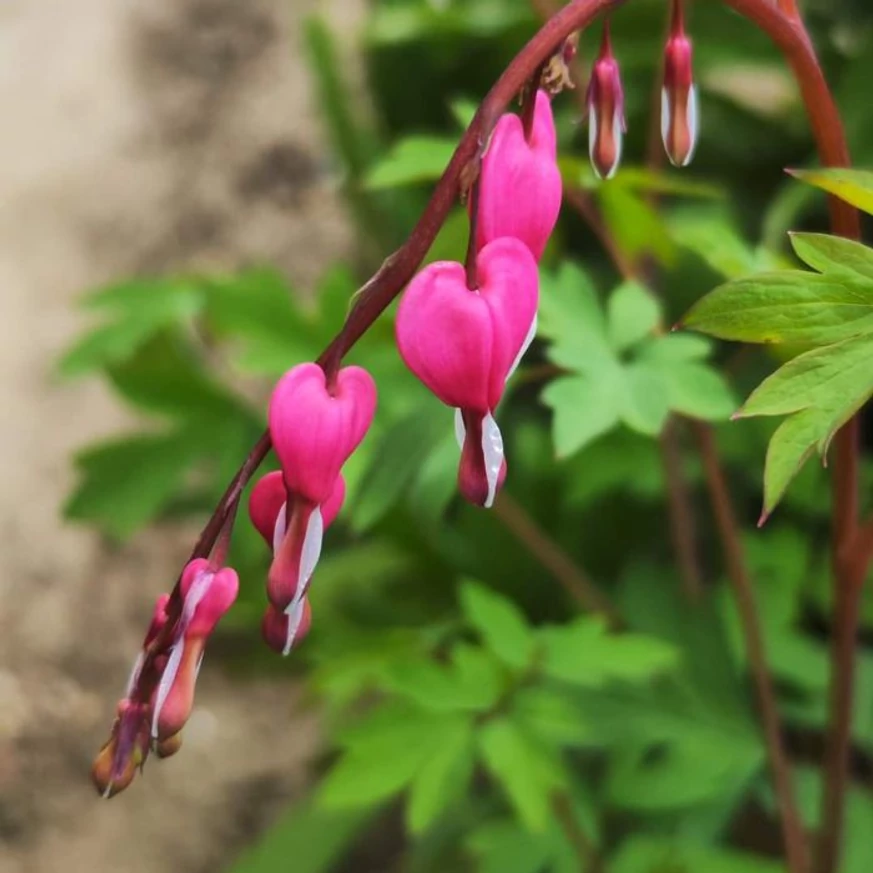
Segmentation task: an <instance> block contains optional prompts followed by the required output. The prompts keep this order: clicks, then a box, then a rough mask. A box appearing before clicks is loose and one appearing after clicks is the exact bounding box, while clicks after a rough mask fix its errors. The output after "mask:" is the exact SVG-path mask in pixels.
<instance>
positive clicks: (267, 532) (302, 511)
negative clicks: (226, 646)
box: [249, 471, 345, 655]
mask: <svg viewBox="0 0 873 873" xmlns="http://www.w3.org/2000/svg"><path fill="white" fill-rule="evenodd" d="M344 498H345V482H344V480H343V477H342V476H338V477H337V480H336V482H335V484H334V489H333V491H332V492H331V496H330V497H329V498H328V499H327V501H325V503H324V504H322V505H321V506H315V505H314V504H312V503H311V502H310V501H308V500H306V499H305V498H299V497H294V496H293V495H292V496H291V498H290V500H289V496H288V490H287V488H286V486H285V482H284V479H283V476H282V473H281V472H279V471H276V472H273V473H268V474H267V475H266V476H264V477H263V478H262V479H261V480H260V481H259V482H258V483H257V485H255V487H254V489H252V495H251V498H250V500H249V515H250V516H251V519H252V523H253V524H254V526H255V528H256V529H257V531H258V532H259V533H260V534H261V536H262V537H263V538H264V541H265V542H266V543H267V545H268V546H269V547H270V549H271V550H272V551H273V553H274V555H275V558H274V564H273V567H272V568H271V571H270V575H269V577H268V585H267V594H268V597H269V599H270V604H271V605H270V606H269V607H267V612H266V614H265V615H264V620H263V622H262V625H261V629H262V632H263V636H264V639H265V640H266V642H267V643H268V645H270V647H271V648H273V649H275V650H276V651H278V652H281V653H282V654H286V655H287V654H288V652H289V651H290V649H291V647H292V645H293V644H294V643H296V642H298V641H299V640H301V639H302V638H303V637H304V636H305V635H306V632H307V631H308V629H309V621H308V620H307V621H303V614H302V613H301V612H300V610H301V609H302V608H303V604H304V603H305V597H306V591H307V589H308V586H309V581H310V579H311V577H312V574H313V572H314V571H315V567H316V564H317V563H318V559H319V557H320V555H321V544H322V537H323V534H324V531H325V530H327V528H328V527H330V525H331V524H332V523H333V521H334V519H335V518H336V516H337V515H338V513H339V511H340V509H341V508H342V504H343V500H344ZM289 515H290V518H289ZM308 608H309V605H308V603H306V609H307V616H308ZM280 641H281V642H280Z"/></svg>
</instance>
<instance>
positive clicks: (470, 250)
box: [464, 178, 480, 291]
mask: <svg viewBox="0 0 873 873" xmlns="http://www.w3.org/2000/svg"><path fill="white" fill-rule="evenodd" d="M479 190H480V185H479V179H478V178H477V179H476V181H475V182H473V184H472V186H471V187H470V194H469V197H470V202H469V207H470V238H469V239H468V240H467V257H466V260H465V262H464V270H465V274H466V277H467V287H468V288H469V289H470V290H471V291H476V290H477V289H478V288H479V271H478V270H477V268H476V254H477V249H478V247H479V240H478V236H479V228H478V225H479Z"/></svg>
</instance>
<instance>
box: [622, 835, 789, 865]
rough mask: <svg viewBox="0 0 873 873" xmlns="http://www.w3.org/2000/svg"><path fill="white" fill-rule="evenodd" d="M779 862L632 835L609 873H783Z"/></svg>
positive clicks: (661, 838)
mask: <svg viewBox="0 0 873 873" xmlns="http://www.w3.org/2000/svg"><path fill="white" fill-rule="evenodd" d="M784 870H785V867H784V864H782V863H781V862H779V861H774V860H771V859H769V858H762V857H758V856H755V855H749V854H743V853H741V852H736V851H729V850H727V849H717V848H711V847H707V846H700V845H696V844H694V843H691V842H687V843H683V842H681V841H678V840H675V839H670V838H668V837H651V836H633V837H629V838H628V839H627V840H625V842H624V843H622V845H621V847H620V848H619V849H618V851H617V852H616V853H615V854H614V855H613V857H612V858H611V859H610V862H609V871H610V873H784Z"/></svg>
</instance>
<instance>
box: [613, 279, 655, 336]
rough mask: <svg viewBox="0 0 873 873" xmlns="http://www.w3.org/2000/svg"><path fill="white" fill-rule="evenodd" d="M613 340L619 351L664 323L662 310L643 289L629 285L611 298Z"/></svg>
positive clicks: (621, 287) (624, 286) (618, 290)
mask: <svg viewBox="0 0 873 873" xmlns="http://www.w3.org/2000/svg"><path fill="white" fill-rule="evenodd" d="M607 312H608V319H609V339H610V342H611V343H612V345H613V347H614V348H615V349H617V350H619V351H623V350H624V349H627V348H630V347H631V346H634V345H636V344H637V343H639V342H640V340H642V339H644V338H645V337H646V336H648V335H649V334H650V333H651V332H652V331H653V330H654V329H655V328H656V327H657V326H658V322H659V321H660V319H661V308H660V306H659V305H658V302H657V301H656V300H655V298H654V297H653V296H652V295H651V294H650V293H649V292H648V291H647V290H646V289H645V288H643V286H642V285H639V284H638V283H636V282H625V283H624V284H623V285H620V286H619V287H618V288H616V289H615V291H613V292H612V294H611V295H610V297H609V302H608V304H607Z"/></svg>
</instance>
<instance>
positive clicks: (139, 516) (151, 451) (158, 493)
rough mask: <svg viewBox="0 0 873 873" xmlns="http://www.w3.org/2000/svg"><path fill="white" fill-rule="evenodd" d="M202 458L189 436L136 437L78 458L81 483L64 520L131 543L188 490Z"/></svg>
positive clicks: (193, 436) (184, 433)
mask: <svg viewBox="0 0 873 873" xmlns="http://www.w3.org/2000/svg"><path fill="white" fill-rule="evenodd" d="M201 454H202V448H201V446H200V445H199V441H198V439H197V436H196V434H195V433H192V432H190V431H188V430H179V431H173V432H170V433H166V434H159V435H136V436H132V437H128V438H122V439H118V440H114V441H112V442H107V443H103V444H100V445H96V446H93V447H91V448H88V449H86V450H85V451H83V452H81V453H80V454H79V455H78V456H77V457H76V466H77V468H78V470H79V472H80V475H81V479H80V481H79V483H78V485H77V486H76V489H75V491H74V492H73V494H72V495H71V496H70V498H69V499H68V501H67V503H66V504H65V506H64V514H65V515H66V516H67V518H71V519H74V520H76V521H89V522H92V523H94V524H96V525H97V527H99V528H100V530H102V531H103V532H104V533H106V534H108V535H110V536H112V537H115V538H117V539H120V540H123V539H126V538H128V537H129V536H131V534H133V533H135V532H136V531H137V530H138V529H139V528H141V527H143V526H144V525H146V524H148V522H150V521H152V520H154V519H155V518H156V517H157V516H158V515H160V513H161V511H162V510H163V509H164V508H165V507H166V506H167V505H168V504H169V503H170V501H171V500H172V499H173V498H174V497H175V496H176V495H177V494H178V493H179V492H180V491H181V490H182V485H183V483H184V480H185V476H186V474H187V473H188V471H189V469H190V467H191V465H192V464H193V463H194V462H195V461H196V460H197V459H198V457H200V455H201Z"/></svg>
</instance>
